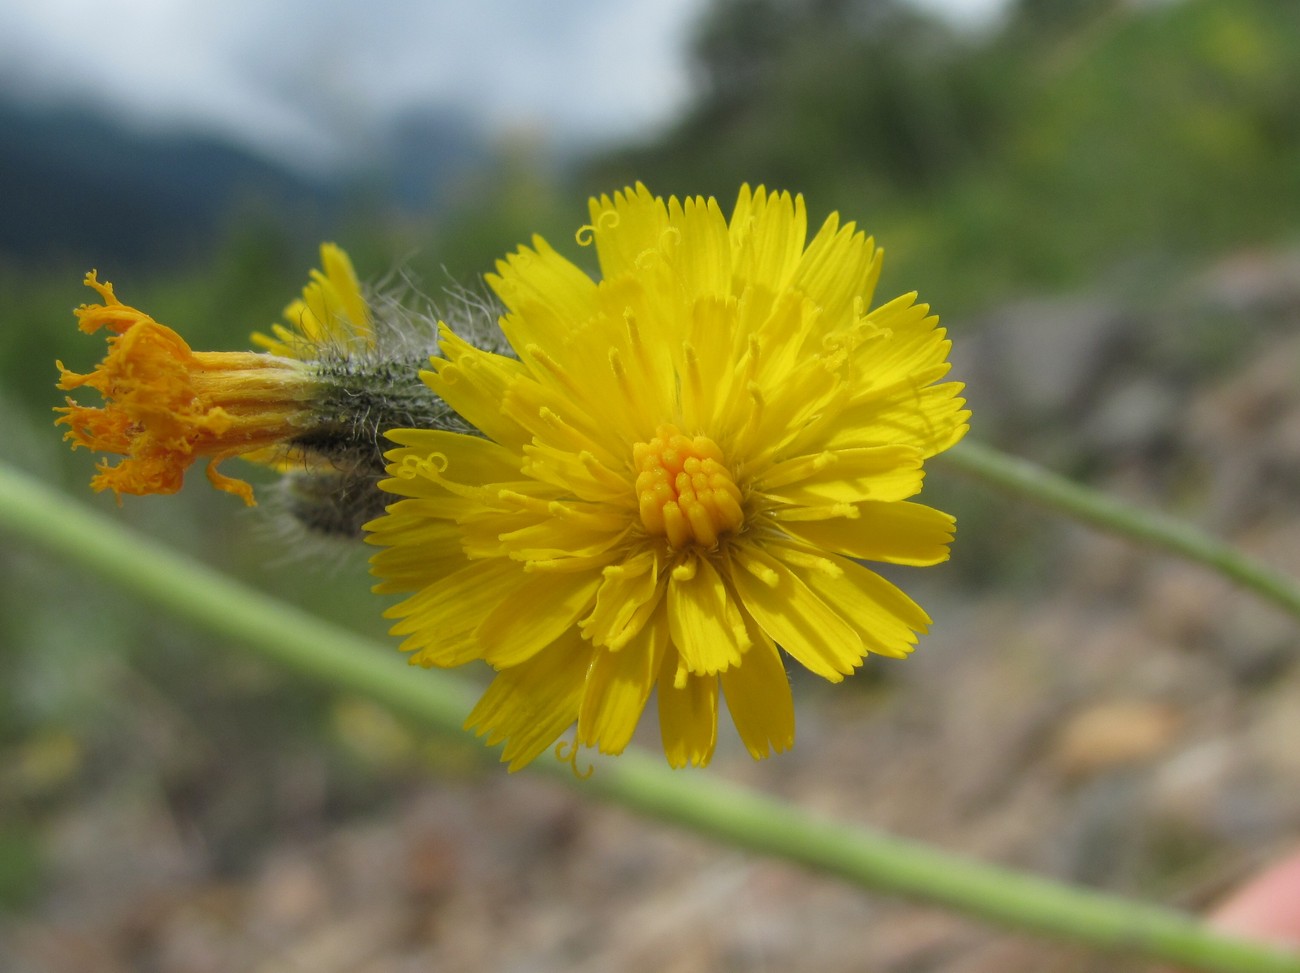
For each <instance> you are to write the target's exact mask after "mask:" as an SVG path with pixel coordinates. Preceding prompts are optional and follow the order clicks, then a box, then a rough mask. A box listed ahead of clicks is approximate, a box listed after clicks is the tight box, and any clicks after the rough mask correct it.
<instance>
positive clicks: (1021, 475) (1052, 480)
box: [935, 440, 1300, 618]
mask: <svg viewBox="0 0 1300 973" xmlns="http://www.w3.org/2000/svg"><path fill="white" fill-rule="evenodd" d="M935 462H941V463H943V464H944V465H946V466H949V467H951V468H952V469H954V470H957V471H959V472H961V473H964V474H967V475H969V476H971V477H973V478H975V479H977V480H982V481H984V482H985V483H988V484H991V485H993V486H995V487H998V488H1000V489H1002V490H1005V491H1007V492H1009V493H1015V494H1019V495H1020V496H1022V497H1025V498H1027V499H1029V500H1032V501H1034V502H1035V503H1037V504H1040V505H1041V506H1044V507H1048V508H1050V509H1052V510H1057V511H1060V512H1061V513H1064V514H1067V515H1068V516H1070V517H1073V518H1075V519H1076V520H1081V521H1083V522H1084V523H1087V524H1092V525H1093V526H1094V527H1099V528H1101V529H1102V530H1107V531H1110V532H1112V533H1115V534H1120V535H1122V536H1124V537H1128V538H1131V539H1133V540H1135V541H1138V542H1140V543H1144V544H1147V545H1149V546H1151V547H1155V548H1160V549H1162V550H1165V551H1168V552H1170V553H1171V554H1176V555H1178V556H1179V557H1181V558H1185V559H1186V560H1188V561H1195V562H1196V563H1198V564H1203V565H1205V566H1206V567H1208V568H1210V569H1212V570H1214V571H1217V572H1218V573H1219V574H1221V575H1223V576H1224V577H1225V578H1228V579H1229V580H1231V581H1233V582H1236V583H1237V584H1238V585H1240V586H1241V587H1243V588H1247V589H1249V590H1251V591H1253V592H1255V594H1257V595H1259V596H1261V597H1262V598H1265V599H1267V600H1268V601H1271V602H1273V604H1275V605H1277V606H1279V607H1281V608H1283V609H1285V610H1286V611H1287V612H1289V613H1290V614H1292V615H1294V616H1296V617H1297V618H1300V583H1298V582H1297V581H1296V580H1294V579H1293V578H1290V577H1288V576H1287V575H1285V574H1283V573H1281V572H1279V571H1275V570H1274V569H1272V568H1270V567H1268V566H1267V565H1264V564H1261V563H1260V562H1258V561H1256V560H1254V559H1253V558H1251V557H1248V556H1246V555H1245V554H1242V553H1241V552H1240V551H1238V550H1236V549H1235V548H1233V547H1231V546H1229V545H1228V544H1225V543H1224V542H1223V541H1219V540H1216V539H1214V538H1213V537H1210V536H1209V535H1208V534H1205V533H1203V532H1202V531H1200V530H1198V529H1197V528H1196V527H1193V526H1192V525H1191V524H1188V523H1186V522H1185V521H1182V520H1178V519H1176V518H1173V517H1170V516H1168V515H1167V514H1162V513H1159V512H1158V511H1153V510H1144V509H1142V508H1141V507H1137V506H1134V505H1133V504H1129V503H1125V502H1124V501H1122V500H1116V499H1115V498H1114V497H1110V496H1107V495H1106V494H1103V493H1100V492H1098V491H1096V490H1093V489H1090V488H1089V487H1085V486H1080V485H1079V484H1077V483H1074V482H1072V481H1070V480H1067V479H1065V478H1064V477H1062V476H1058V475H1057V474H1055V473H1052V472H1050V471H1049V470H1046V469H1043V467H1041V466H1038V465H1036V464H1034V463H1031V462H1029V461H1028V460H1023V459H1020V458H1018V457H1015V456H1010V455H1008V454H1006V453H1002V452H999V451H998V450H996V449H992V448H990V447H988V446H983V445H980V444H979V443H974V442H971V441H970V440H967V441H965V442H963V443H961V444H960V445H958V446H954V447H953V448H952V449H950V450H948V451H947V452H946V453H943V454H941V455H940V456H938V457H935Z"/></svg>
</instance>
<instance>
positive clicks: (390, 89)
mask: <svg viewBox="0 0 1300 973" xmlns="http://www.w3.org/2000/svg"><path fill="white" fill-rule="evenodd" d="M706 2H707V0H548V2H539V0H478V2H475V3H466V2H462V0H424V2H422V0H278V2H274V3H268V2H266V0H216V2H214V0H38V2H33V3H0V84H3V85H4V86H5V88H6V90H8V91H14V92H24V93H27V94H28V95H30V96H35V97H46V98H58V99H63V100H78V101H81V102H83V103H87V104H92V105H99V106H109V107H114V108H117V109H119V110H120V111H122V112H124V113H127V114H129V115H130V116H132V117H133V118H135V119H136V120H137V121H139V122H142V123H145V124H177V123H185V124H189V125H191V126H196V127H207V128H215V129H217V130H220V131H222V132H225V133H228V134H231V135H233V136H235V137H237V138H240V139H242V140H244V141H247V142H252V143H256V144H258V145H260V146H262V147H263V148H265V149H269V150H271V151H273V152H276V153H277V154H279V155H282V156H285V157H288V158H297V159H298V160H299V161H303V160H315V161H317V162H322V163H329V162H331V161H335V160H336V159H337V158H338V157H339V156H340V155H341V154H343V153H346V152H348V151H349V150H355V147H356V146H358V145H364V144H366V141H367V139H368V138H369V137H370V136H372V135H373V134H374V133H375V132H376V131H378V130H379V128H380V126H381V125H382V123H383V121H384V120H386V119H388V118H391V117H392V116H393V115H394V114H395V113H397V112H399V111H402V110H405V109H409V108H413V107H419V106H425V105H442V106H452V107H456V108H459V109H461V110H463V111H464V112H465V113H466V114H468V115H470V116H472V117H477V118H479V119H481V120H482V121H483V122H484V123H485V124H486V125H488V126H489V127H497V128H501V127H506V126H514V127H528V128H532V129H537V130H542V131H551V132H554V133H557V134H559V135H562V136H566V137H578V138H582V139H585V140H588V141H593V140H599V139H602V138H616V137H625V136H628V135H632V134H636V133H638V132H642V131H645V130H646V129H647V128H650V127H652V126H654V125H655V124H657V123H658V122H660V121H662V120H664V119H666V118H667V117H669V116H670V115H671V113H672V112H673V110H674V109H675V108H676V107H677V106H678V105H679V104H680V103H681V102H682V100H683V99H684V98H685V96H686V94H687V80H686V71H685V65H684V64H683V63H682V57H683V50H684V44H683V41H684V39H685V37H686V34H687V32H688V29H689V25H690V23H691V22H692V21H693V19H694V18H695V16H696V15H697V14H698V12H699V11H700V10H701V9H702V8H703V6H704V5H705V3H706ZM917 2H920V3H922V4H924V5H926V6H929V7H936V6H938V7H942V8H944V10H946V11H947V12H949V13H951V14H954V15H955V16H958V17H962V18H973V19H978V18H981V17H987V16H990V15H991V14H992V13H994V12H995V11H996V8H999V7H1001V6H1003V5H1004V3H1005V0H917Z"/></svg>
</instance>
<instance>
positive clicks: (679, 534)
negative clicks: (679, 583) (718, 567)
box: [632, 425, 745, 550]
mask: <svg viewBox="0 0 1300 973" xmlns="http://www.w3.org/2000/svg"><path fill="white" fill-rule="evenodd" d="M632 458H633V461H634V462H635V463H636V469H637V477H636V496H637V506H638V508H639V509H640V512H641V523H642V524H644V525H645V529H646V531H647V532H648V533H650V534H657V535H661V536H664V537H666V538H667V539H668V544H669V546H670V547H672V548H673V549H674V550H678V549H681V548H683V547H685V546H686V545H687V544H692V543H694V544H698V545H700V546H701V547H704V548H713V547H716V546H717V544H718V539H719V538H720V537H721V536H722V535H723V534H726V533H728V532H730V531H736V530H739V529H740V528H741V526H743V524H744V522H745V515H744V512H743V511H742V509H741V495H740V490H739V488H738V487H737V486H736V481H735V479H734V478H733V477H732V475H731V471H730V470H729V469H727V467H726V465H725V463H724V462H723V456H722V450H721V449H719V448H718V444H717V443H715V442H714V441H713V440H712V439H709V438H708V437H707V436H695V437H693V438H692V437H690V436H687V435H685V434H683V433H682V432H681V430H679V429H678V428H677V427H676V426H673V425H663V426H660V427H659V428H658V429H657V430H656V435H655V437H654V438H653V439H651V440H650V441H649V442H648V443H637V444H636V445H635V446H633V447H632Z"/></svg>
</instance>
